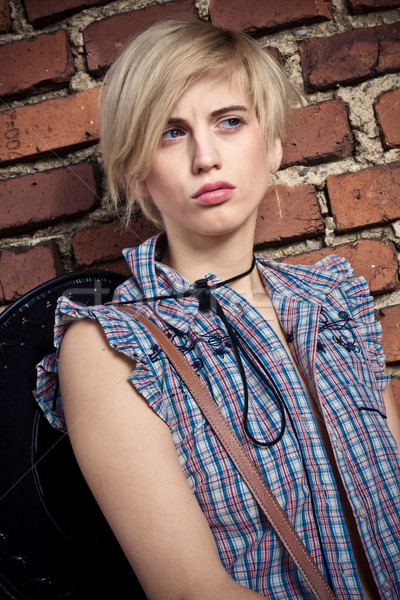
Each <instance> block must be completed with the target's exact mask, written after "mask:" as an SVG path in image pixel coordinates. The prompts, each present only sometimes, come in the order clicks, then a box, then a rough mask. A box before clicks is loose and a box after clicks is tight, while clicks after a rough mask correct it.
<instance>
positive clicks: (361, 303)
mask: <svg viewBox="0 0 400 600" xmlns="http://www.w3.org/2000/svg"><path fill="white" fill-rule="evenodd" d="M315 266H316V267H322V268H324V269H327V270H329V271H331V270H332V269H334V270H336V269H339V270H340V272H341V273H342V274H343V275H344V277H343V279H342V280H341V281H340V284H339V285H338V292H340V293H341V294H342V295H343V297H344V298H345V300H346V301H347V306H348V308H349V312H350V314H351V316H352V319H353V320H354V321H355V322H356V324H357V328H358V331H359V332H360V334H361V336H362V338H363V340H364V342H365V346H366V348H367V351H368V354H369V359H370V362H371V365H372V369H373V372H374V375H375V379H376V385H377V387H378V388H379V389H384V388H385V387H386V386H387V385H388V383H389V381H390V377H389V376H388V375H386V374H385V367H384V366H385V355H384V352H383V348H382V345H381V340H382V327H381V324H380V323H379V322H377V321H376V320H375V312H374V301H373V298H372V296H371V292H370V290H369V287H368V284H367V282H366V280H365V278H364V277H354V276H353V275H354V271H353V269H352V267H351V265H350V263H349V262H347V260H346V259H344V258H341V257H338V256H336V255H330V256H327V257H325V258H323V259H322V260H321V261H319V262H318V263H316V265H315Z"/></svg>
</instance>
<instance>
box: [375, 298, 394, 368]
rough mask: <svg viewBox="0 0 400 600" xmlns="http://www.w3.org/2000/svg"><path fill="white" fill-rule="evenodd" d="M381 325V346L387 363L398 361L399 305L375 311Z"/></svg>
mask: <svg viewBox="0 0 400 600" xmlns="http://www.w3.org/2000/svg"><path fill="white" fill-rule="evenodd" d="M376 316H377V318H378V319H379V321H380V323H381V325H382V346H383V351H384V353H385V356H386V362H387V363H393V362H398V361H400V304H397V305H395V306H388V307H387V308H381V309H379V310H377V311H376Z"/></svg>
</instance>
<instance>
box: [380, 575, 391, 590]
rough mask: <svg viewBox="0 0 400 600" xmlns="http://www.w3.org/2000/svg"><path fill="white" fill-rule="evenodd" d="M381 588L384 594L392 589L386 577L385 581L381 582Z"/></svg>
mask: <svg viewBox="0 0 400 600" xmlns="http://www.w3.org/2000/svg"><path fill="white" fill-rule="evenodd" d="M382 587H383V589H384V590H385V592H389V591H390V590H391V589H392V582H391V581H390V579H387V577H385V579H383V580H382Z"/></svg>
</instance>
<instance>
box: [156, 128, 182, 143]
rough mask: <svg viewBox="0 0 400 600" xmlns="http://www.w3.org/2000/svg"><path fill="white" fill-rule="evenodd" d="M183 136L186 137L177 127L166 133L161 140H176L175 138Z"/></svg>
mask: <svg viewBox="0 0 400 600" xmlns="http://www.w3.org/2000/svg"><path fill="white" fill-rule="evenodd" d="M182 135H184V133H183V131H182V130H181V129H178V128H177V127H172V128H171V129H167V131H164V133H163V134H162V138H161V139H163V140H174V139H175V138H178V137H181V136H182Z"/></svg>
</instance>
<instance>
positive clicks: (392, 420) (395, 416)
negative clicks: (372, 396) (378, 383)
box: [383, 384, 400, 452]
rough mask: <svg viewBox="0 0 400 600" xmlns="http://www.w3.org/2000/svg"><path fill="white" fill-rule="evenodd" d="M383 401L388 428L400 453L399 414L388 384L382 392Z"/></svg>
mask: <svg viewBox="0 0 400 600" xmlns="http://www.w3.org/2000/svg"><path fill="white" fill-rule="evenodd" d="M383 399H384V401H385V408H386V416H387V421H388V426H389V429H390V431H391V432H392V435H393V437H394V439H395V440H396V443H397V447H398V449H399V452H400V412H399V408H398V407H397V405H396V403H395V401H394V398H393V394H392V390H391V387H390V384H389V385H388V386H387V387H386V388H385V390H384V391H383Z"/></svg>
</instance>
